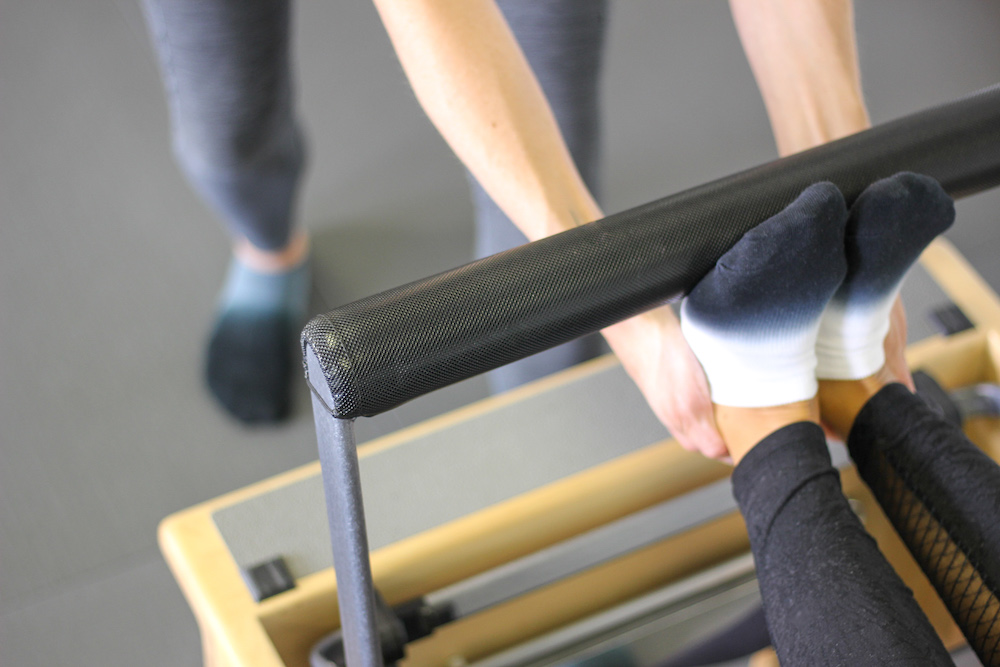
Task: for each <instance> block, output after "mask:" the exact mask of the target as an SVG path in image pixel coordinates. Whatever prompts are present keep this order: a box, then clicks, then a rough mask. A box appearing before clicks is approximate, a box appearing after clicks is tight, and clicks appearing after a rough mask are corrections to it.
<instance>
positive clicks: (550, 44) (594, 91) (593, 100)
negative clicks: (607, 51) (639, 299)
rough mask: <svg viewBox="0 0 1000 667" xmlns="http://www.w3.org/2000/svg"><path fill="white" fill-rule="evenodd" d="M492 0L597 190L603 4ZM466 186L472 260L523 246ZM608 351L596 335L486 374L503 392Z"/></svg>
mask: <svg viewBox="0 0 1000 667" xmlns="http://www.w3.org/2000/svg"><path fill="white" fill-rule="evenodd" d="M497 4H498V5H499V7H500V9H501V11H503V13H504V16H505V18H506V19H507V22H508V23H509V24H510V27H511V31H512V32H513V33H514V35H515V37H517V40H518V43H519V44H520V45H521V49H522V50H523V51H524V54H525V57H526V58H527V59H528V63H529V64H530V65H531V68H532V69H533V70H534V72H535V76H536V77H537V78H538V82H539V84H540V85H541V87H542V90H543V91H544V92H545V96H546V97H547V98H548V100H549V104H550V105H551V107H552V111H553V113H554V115H555V117H556V121H557V122H558V123H559V129H560V130H561V131H562V134H563V137H564V138H565V140H566V145H567V147H568V148H569V150H570V154H571V155H572V156H573V160H574V162H576V166H577V169H578V170H579V171H580V175H581V176H582V177H583V180H584V181H585V182H586V184H587V187H589V188H590V190H591V192H594V193H595V194H599V192H598V190H599V186H600V184H599V182H598V180H599V174H598V171H599V157H600V155H599V152H600V113H599V111H600V110H599V108H598V86H599V78H600V71H601V61H602V56H603V46H604V27H605V22H606V20H607V1H606V0H555V1H552V2H537V1H535V0H500V2H498V3H497ZM469 183H470V186H471V188H472V198H473V203H474V205H475V209H476V257H486V256H488V255H492V254H495V253H498V252H501V251H503V250H507V249H509V248H513V247H515V246H518V245H521V244H524V243H527V241H528V239H527V238H526V237H525V236H524V234H522V233H521V231H520V230H518V228H517V227H515V226H514V223H512V222H511V221H510V219H509V218H508V217H507V216H506V215H505V214H504V213H503V211H501V210H500V208H499V207H498V206H497V205H496V204H494V203H493V200H492V199H490V196H489V195H488V194H486V191H485V190H483V188H482V187H481V186H480V185H479V184H478V183H477V182H476V180H475V179H474V178H473V177H472V176H471V175H470V176H469ZM607 351H608V348H607V346H606V345H605V344H604V340H603V338H601V336H599V335H596V334H595V335H592V336H588V337H586V338H582V339H580V340H577V341H573V342H571V343H567V344H565V345H561V346H559V347H557V348H555V349H552V350H548V351H546V352H542V353H540V354H536V355H534V356H532V357H529V358H527V359H523V360H521V361H518V362H515V363H513V364H509V365H508V366H505V367H503V368H499V369H497V370H495V371H493V372H491V373H490V384H491V386H492V388H493V390H494V391H505V390H507V389H511V388H513V387H516V386H518V385H521V384H524V383H525V382H530V381H531V380H535V379H537V378H540V377H543V376H545V375H548V374H550V373H553V372H555V371H558V370H562V369H563V368H567V367H569V366H572V365H574V364H577V363H580V362H581V361H586V360H587V359H591V358H593V357H595V356H598V355H600V354H603V353H604V352H607Z"/></svg>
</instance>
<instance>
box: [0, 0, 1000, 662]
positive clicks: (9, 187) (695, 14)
mask: <svg viewBox="0 0 1000 667" xmlns="http://www.w3.org/2000/svg"><path fill="white" fill-rule="evenodd" d="M859 4H861V3H859ZM863 5H864V6H862V7H859V17H860V21H859V26H860V27H859V30H860V34H861V47H862V58H863V70H864V72H865V84H866V90H867V93H868V97H869V101H870V105H871V110H872V114H873V116H874V119H875V120H876V121H880V120H886V119H889V118H893V117H896V116H899V115H902V114H904V113H907V112H910V111H914V110H917V109H919V108H921V107H924V106H928V105H931V104H935V103H938V102H942V101H945V100H948V99H950V98H952V97H956V96H959V95H961V94H964V93H967V92H970V91H972V90H974V89H976V88H978V87H982V86H985V85H988V84H990V83H992V82H995V81H1000V41H998V40H997V39H996V34H998V32H1000V9H997V7H996V5H994V4H992V3H983V2H979V1H978V0H962V1H960V2H953V3H935V2H931V1H930V0H920V1H919V2H911V3H907V5H906V9H905V11H903V12H901V11H900V8H899V5H898V4H897V3H892V2H890V1H889V0H880V1H878V2H866V3H863ZM614 7H615V9H614V14H613V20H612V23H611V34H610V38H609V49H608V62H607V75H606V79H605V92H606V102H605V107H606V111H607V118H608V126H607V140H606V144H605V154H606V158H607V177H606V188H605V190H606V194H607V198H606V202H605V203H606V208H607V209H608V210H611V211H613V210H619V209H622V208H625V207H628V206H631V205H634V204H638V203H641V202H643V201H645V200H649V199H652V198H655V197H658V196H662V195H663V194H666V193H668V192H672V191H676V190H679V189H682V188H684V187H687V186H691V185H695V184H698V183H700V182H703V181H705V180H708V179H710V178H714V177H717V176H722V175H725V174H726V173H729V172H731V171H734V170H736V169H739V168H743V167H746V166H750V165H752V164H755V163H758V162H762V161H765V160H768V159H770V158H771V157H773V154H774V150H773V147H772V145H771V139H770V136H769V131H768V129H767V123H766V118H765V116H764V112H763V107H762V105H761V103H760V101H759V99H758V97H757V93H756V91H755V88H754V86H753V84H752V81H751V80H750V77H749V70H748V68H747V65H746V63H745V62H744V61H743V59H742V56H741V53H740V49H739V47H738V44H737V42H736V38H735V31H734V30H733V28H732V25H731V21H730V20H729V18H728V15H727V11H726V7H725V4H724V3H722V2H719V1H715V2H699V3H694V2H687V3H681V2H678V3H619V4H615V6H614ZM297 25H298V35H297V36H298V38H299V39H298V42H297V56H298V57H297V59H298V62H299V65H300V67H299V78H300V90H301V101H302V112H303V115H304V117H305V120H306V124H307V127H308V130H309V136H310V139H311V146H312V168H311V171H310V175H309V178H308V181H307V184H306V190H305V193H304V197H303V200H302V205H301V212H302V218H303V220H304V221H305V223H306V224H307V225H308V226H309V227H310V228H311V229H312V230H313V232H314V235H315V242H316V257H317V262H316V263H317V265H318V269H317V273H318V278H317V298H316V307H317V309H318V308H322V307H325V306H329V305H334V304H336V303H338V302H343V301H345V300H348V299H352V298H355V297H358V296H361V295H363V294H366V293H369V292H372V291H375V290H377V289H381V288H384V287H389V286H391V285H394V284H398V283H400V282H403V281H405V280H409V279H412V278H416V277H419V276H422V275H425V274H428V273H431V272H434V271H438V270H441V269H444V268H448V267H450V266H453V265H456V264H459V263H461V262H464V261H465V260H466V259H467V257H468V252H469V248H470V247H471V229H470V225H469V219H470V213H471V208H470V205H469V204H468V202H467V199H466V195H465V184H464V180H463V178H462V173H461V170H460V169H459V167H458V165H457V162H456V161H455V160H454V158H452V157H451V156H450V154H449V152H448V150H447V149H446V147H445V146H444V145H443V143H442V142H441V141H440V140H439V139H438V138H437V136H436V134H435V133H434V131H433V129H432V128H431V126H430V125H429V123H428V122H427V121H426V120H425V119H424V118H423V116H422V115H421V113H420V112H419V110H418V108H417V106H416V104H415V102H414V100H413V96H412V93H410V92H409V90H408V89H407V87H406V85H405V82H404V79H403V76H402V73H401V70H400V68H399V66H398V64H397V63H396V61H395V58H394V56H393V54H392V53H391V51H390V49H389V46H388V42H387V40H386V38H385V36H384V33H383V32H382V30H381V27H380V26H379V24H378V20H377V17H376V16H375V13H374V10H373V9H372V8H371V7H370V6H369V5H367V4H363V3H362V4H351V5H348V4H347V3H333V2H326V3H320V2H303V3H300V5H299V13H298V20H297ZM166 128H167V119H166V112H165V109H164V105H163V100H162V93H161V91H160V89H159V83H158V80H157V74H156V70H155V66H154V62H153V59H152V56H151V54H150V52H149V48H148V46H147V43H146V38H145V34H144V28H143V25H142V20H141V15H140V13H139V10H138V8H137V6H136V5H135V4H133V3H132V2H131V0H96V1H94V2H88V3H79V2H72V1H70V0H50V1H49V2H45V3H41V2H19V1H18V0H0V215H2V222H0V457H2V458H0V664H3V665H5V666H6V665H17V666H19V667H20V666H23V665H52V664H62V663H67V662H70V661H72V662H73V663H75V664H79V665H88V666H89V665H124V664H134V663H137V662H140V661H141V662H142V663H143V664H147V665H160V664H162V665H178V664H193V663H196V662H197V661H198V655H199V649H198V642H197V635H196V631H195V628H194V623H193V621H192V619H191V617H190V614H189V612H188V611H187V608H186V606H185V604H184V602H183V600H182V598H181V596H180V594H179V592H178V591H177V589H176V588H175V587H174V585H173V582H172V580H171V579H170V577H169V575H168V573H167V571H166V568H165V567H164V566H163V565H162V561H161V559H160V556H159V554H158V552H157V551H156V548H155V527H156V523H157V521H158V520H159V519H160V518H162V517H163V516H165V515H166V514H168V513H170V512H173V511H175V510H178V509H181V508H183V507H186V506H189V505H191V504H193V503H195V502H198V501H200V500H204V499H206V498H210V497H213V496H216V495H218V494H220V493H223V492H225V491H229V490H231V489H234V488H237V487H239V486H242V485H245V484H248V483H251V482H253V481H256V480H259V479H262V478H264V477H267V476H269V475H272V474H275V473H277V472H280V471H282V470H286V469H288V468H291V467H293V466H295V465H299V464H301V463H304V462H306V461H309V460H311V459H312V458H314V443H313V436H312V426H311V422H310V417H309V415H308V413H307V412H306V406H305V401H304V400H300V401H299V405H300V406H301V407H300V409H299V411H298V413H297V415H296V417H295V419H294V420H293V421H292V422H291V423H290V424H289V425H288V426H285V427H281V428H274V429H265V430H262V431H256V432H250V431H247V430H244V429H242V428H240V427H238V426H236V425H234V424H232V423H231V422H229V421H228V420H227V419H225V418H224V417H223V416H222V415H221V414H219V413H218V412H217V411H216V410H215V409H214V407H213V406H212V405H211V404H210V403H209V401H208V400H206V394H205V391H204V389H203V388H202V387H201V384H200V379H199V368H198V364H199V359H200V354H201V343H202V337H203V335H204V330H205V328H206V326H207V325H208V323H209V320H210V317H211V312H212V307H213V301H214V298H215V291H216V288H217V286H218V283H219V281H220V280H221V276H222V273H223V270H224V264H225V260H226V252H227V249H226V239H225V237H224V235H223V233H222V232H221V230H220V229H219V228H218V227H217V225H216V224H215V223H214V222H213V221H212V219H211V217H210V215H209V214H208V213H207V212H206V211H205V210H204V209H203V208H202V207H201V205H200V204H199V202H198V201H197V200H196V199H195V197H194V196H193V195H192V194H191V193H190V191H189V190H188V189H187V188H186V187H185V185H184V183H183V181H182V179H181V177H180V176H179V175H178V173H177V171H176V169H175V168H174V166H173V163H172V162H171V159H170V153H169V142H168V136H167V129H166ZM650 137H662V141H657V140H650ZM998 204H1000V194H998V193H997V192H993V193H990V194H987V195H982V196H979V197H976V198H974V199H971V200H967V201H964V202H962V203H961V204H960V207H959V210H960V215H961V218H960V222H959V224H958V225H957V226H956V229H955V230H954V231H953V232H952V233H951V237H952V239H953V240H954V241H955V242H956V243H957V244H958V245H959V247H960V249H961V250H962V251H963V252H964V253H966V255H967V256H968V257H969V258H970V259H971V260H972V261H973V263H974V264H975V265H976V266H977V268H978V269H979V270H980V271H981V272H982V273H983V274H984V275H985V276H986V277H987V279H988V280H989V281H990V282H991V283H992V284H993V286H994V287H1000V263H998V262H997V261H996V257H997V249H998V248H1000V225H998V224H997V222H998V218H1000V213H997V211H998V210H1000V206H998ZM484 394H485V387H484V384H483V383H482V381H479V380H474V381H472V382H471V383H470V384H469V385H468V386H466V387H462V388H457V389H452V390H450V391H446V392H443V393H442V394H440V395H435V396H430V397H426V398H425V399H422V400H421V401H417V402H414V403H413V404H411V405H407V406H404V407H403V408H401V409H400V410H398V411H395V412H394V413H391V414H390V415H386V416H385V417H383V418H380V419H378V420H371V421H369V422H366V423H364V424H362V425H361V426H360V428H361V433H362V435H363V436H364V437H372V436H374V435H376V434H379V433H383V432H387V431H391V430H394V429H395V428H398V427H400V426H402V425H405V424H409V423H413V422H415V421H417V420H419V419H421V418H423V417H425V416H428V415H430V414H434V413H437V412H440V411H442V410H445V409H448V408H450V407H453V406H456V405H458V404H461V403H463V402H465V401H468V400H471V399H474V398H476V397H479V396H482V395H484ZM301 398H303V397H302V396H300V399H301Z"/></svg>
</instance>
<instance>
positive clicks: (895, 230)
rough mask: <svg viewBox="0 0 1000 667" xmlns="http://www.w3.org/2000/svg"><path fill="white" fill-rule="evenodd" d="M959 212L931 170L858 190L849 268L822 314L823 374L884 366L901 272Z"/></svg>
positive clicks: (850, 225) (843, 376)
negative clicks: (885, 343) (891, 316)
mask: <svg viewBox="0 0 1000 667" xmlns="http://www.w3.org/2000/svg"><path fill="white" fill-rule="evenodd" d="M954 219H955V207H954V204H953V203H952V200H951V198H950V197H949V196H948V194H947V193H946V192H945V191H944V190H943V189H942V188H941V186H940V185H939V184H938V182H937V181H935V180H934V179H933V178H930V177H929V176H921V175H918V174H912V173H909V172H901V173H898V174H896V175H895V176H891V177H889V178H886V179H883V180H881V181H877V182H875V183H873V184H872V185H870V186H869V187H868V188H867V189H866V190H865V191H864V192H862V193H861V196H860V197H858V199H857V201H856V202H854V205H853V206H852V207H851V212H850V217H849V218H848V222H847V231H846V234H845V245H846V254H847V276H846V277H845V278H844V282H843V284H842V285H841V286H840V288H839V289H838V290H837V292H836V294H834V296H833V298H832V299H831V300H830V303H829V305H828V306H827V308H826V312H824V313H823V318H822V320H821V322H820V329H819V336H818V338H817V341H816V357H817V362H818V365H817V368H816V373H817V376H818V377H819V378H821V379H828V380H857V379H860V378H863V377H867V376H869V375H872V374H873V373H875V372H876V371H877V370H878V369H879V368H881V367H882V365H883V364H884V363H885V351H884V349H883V342H884V341H885V337H886V334H887V333H888V332H889V313H890V311H891V310H892V305H893V302H894V301H895V300H896V296H897V295H898V294H899V289H900V287H901V286H902V284H903V278H904V277H905V276H906V272H907V271H908V270H909V268H910V267H911V266H912V265H913V263H914V262H915V261H917V258H918V257H919V256H920V253H921V252H923V250H924V248H926V247H927V244H929V243H930V242H931V241H932V240H934V238H935V237H936V236H937V235H938V234H940V233H941V232H943V231H944V230H946V229H948V227H950V226H951V223H952V221H953V220H954Z"/></svg>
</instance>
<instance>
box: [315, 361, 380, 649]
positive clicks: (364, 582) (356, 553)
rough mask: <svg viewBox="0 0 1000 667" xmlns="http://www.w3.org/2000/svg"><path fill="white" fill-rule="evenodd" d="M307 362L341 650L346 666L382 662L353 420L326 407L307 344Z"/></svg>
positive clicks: (320, 373)
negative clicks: (331, 546) (334, 579)
mask: <svg viewBox="0 0 1000 667" xmlns="http://www.w3.org/2000/svg"><path fill="white" fill-rule="evenodd" d="M306 366H307V369H308V373H309V378H310V380H311V381H310V383H309V384H310V386H311V388H312V403H313V417H314V418H315V420H316V439H317V441H318V444H319V461H320V466H321V467H322V469H323V490H324V493H325V494H326V513H327V519H328V521H329V525H330V539H331V543H332V545H333V567H334V572H335V573H336V576H337V600H338V602H339V605H340V626H341V629H342V633H343V637H344V654H345V657H346V660H347V665H348V666H349V667H383V661H382V645H381V642H380V641H379V633H378V626H377V624H376V616H375V589H374V585H373V583H372V572H371V563H370V561H369V558H368V533H367V530H366V528H365V510H364V503H363V501H362V497H361V476H360V474H359V469H358V452H357V446H356V444H355V442H354V420H353V419H337V418H336V417H334V416H333V415H332V414H331V413H330V410H329V408H328V407H327V404H328V403H329V401H328V400H327V397H326V396H325V395H326V394H329V389H328V388H327V387H326V382H325V380H324V379H323V371H322V369H321V367H320V365H319V359H318V358H317V357H316V355H315V354H314V353H313V352H312V350H311V349H310V350H308V351H307V352H306Z"/></svg>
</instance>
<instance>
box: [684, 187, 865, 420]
mask: <svg viewBox="0 0 1000 667" xmlns="http://www.w3.org/2000/svg"><path fill="white" fill-rule="evenodd" d="M846 221H847V206H846V204H845V203H844V198H843V196H842V195H841V194H840V191H839V190H838V189H837V188H836V187H835V186H834V185H833V184H831V183H817V184H816V185H813V186H810V187H809V188H807V189H806V190H805V191H803V193H802V194H801V195H799V197H798V199H796V200H795V201H794V202H793V203H792V204H790V205H789V206H788V208H786V209H785V210H784V211H782V212H781V213H779V214H778V215H776V216H774V217H773V218H771V219H769V220H767V221H765V222H764V223H762V224H760V225H759V226H757V227H755V228H754V229H752V230H750V231H749V232H747V233H746V235H744V236H743V238H742V239H740V241H739V242H738V243H737V244H736V245H735V246H733V248H732V249H730V250H729V252H727V253H726V254H725V255H723V256H722V258H721V259H720V260H719V261H718V263H717V264H716V265H715V268H714V269H713V270H712V271H710V272H709V273H708V275H706V276H705V277H704V278H703V279H702V280H701V282H700V283H698V285H696V286H695V288H694V289H693V290H692V291H691V294H690V295H689V296H688V297H687V298H686V299H685V300H684V302H683V304H682V305H681V328H682V330H683V332H684V337H685V338H686V339H687V341H688V343H689V344H690V346H691V348H692V349H693V350H694V353H695V355H696V356H697V357H698V360H699V361H700V362H701V365H702V367H703V368H704V369H705V374H706V376H707V377H708V382H709V385H710V388H711V393H712V401H713V402H715V403H718V404H720V405H729V406H736V407H764V406H770V405H781V404H785V403H792V402H795V401H801V400H806V399H809V398H811V397H812V396H814V395H815V394H816V388H817V384H816V374H815V370H816V354H815V344H816V333H817V330H818V328H819V320H820V316H821V315H822V314H823V309H824V308H825V307H826V304H827V302H828V301H829V300H830V297H831V296H833V293H834V292H835V291H836V289H837V286H838V285H840V282H841V280H842V279H843V277H844V274H845V272H846V270H847V263H846V261H845V258H844V250H843V248H844V227H845V224H846Z"/></svg>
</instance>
